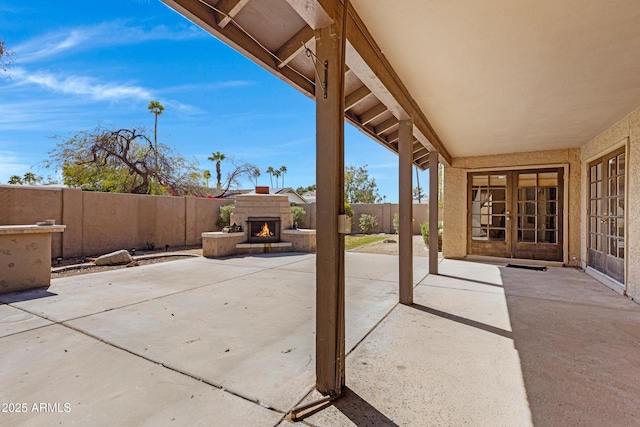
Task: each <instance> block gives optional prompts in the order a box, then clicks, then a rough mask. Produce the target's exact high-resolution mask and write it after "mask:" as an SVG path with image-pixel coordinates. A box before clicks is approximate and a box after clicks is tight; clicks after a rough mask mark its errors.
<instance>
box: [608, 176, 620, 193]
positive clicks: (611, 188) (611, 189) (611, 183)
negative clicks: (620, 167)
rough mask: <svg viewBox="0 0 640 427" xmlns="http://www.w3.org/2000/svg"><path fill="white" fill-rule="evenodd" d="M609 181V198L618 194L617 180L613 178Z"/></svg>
mask: <svg viewBox="0 0 640 427" xmlns="http://www.w3.org/2000/svg"><path fill="white" fill-rule="evenodd" d="M608 181H609V196H612V197H613V196H615V195H616V194H617V191H616V190H617V189H618V185H617V182H616V178H615V177H613V178H611V179H609V180H608Z"/></svg>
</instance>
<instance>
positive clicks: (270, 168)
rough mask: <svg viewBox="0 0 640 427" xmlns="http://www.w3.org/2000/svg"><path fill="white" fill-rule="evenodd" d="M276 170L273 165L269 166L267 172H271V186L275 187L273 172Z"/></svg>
mask: <svg viewBox="0 0 640 427" xmlns="http://www.w3.org/2000/svg"><path fill="white" fill-rule="evenodd" d="M274 172H275V170H273V166H269V167H268V168H267V173H268V174H269V179H270V180H271V186H272V187H273V173H274Z"/></svg>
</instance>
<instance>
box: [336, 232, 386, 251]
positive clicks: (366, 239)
mask: <svg viewBox="0 0 640 427" xmlns="http://www.w3.org/2000/svg"><path fill="white" fill-rule="evenodd" d="M388 237H389V236H387V235H382V236H375V235H374V236H371V235H365V236H352V235H348V236H344V247H345V249H354V248H357V247H358V246H364V245H368V244H370V243H375V242H380V241H382V240H384V239H387V238H388Z"/></svg>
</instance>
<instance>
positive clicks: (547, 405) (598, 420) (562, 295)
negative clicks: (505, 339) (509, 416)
mask: <svg viewBox="0 0 640 427" xmlns="http://www.w3.org/2000/svg"><path fill="white" fill-rule="evenodd" d="M549 273H551V274H549ZM500 274H501V276H502V280H503V284H504V290H505V297H506V301H507V306H508V311H509V318H510V322H511V328H512V331H513V332H512V334H511V335H512V337H513V340H514V345H515V348H516V349H517V351H518V353H519V356H520V363H521V369H522V374H523V377H524V383H525V387H526V391H527V396H528V399H529V405H530V409H531V415H532V417H533V422H534V425H587V426H604V425H606V426H614V425H615V426H630V425H638V423H640V419H639V418H638V412H639V410H640V306H639V305H637V304H635V303H633V302H632V301H630V300H628V299H627V298H625V297H623V296H621V295H618V294H617V293H615V292H613V291H612V290H610V289H609V288H607V287H605V286H604V285H601V284H600V283H598V282H596V281H595V280H594V279H592V278H591V277H589V276H588V275H586V274H585V273H583V272H581V271H578V270H574V269H568V268H552V269H550V270H549V271H548V272H547V273H543V274H544V278H542V277H541V275H540V272H535V271H532V272H527V271H523V270H519V271H514V270H512V269H508V268H504V267H502V268H500Z"/></svg>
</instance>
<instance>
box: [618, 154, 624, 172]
mask: <svg viewBox="0 0 640 427" xmlns="http://www.w3.org/2000/svg"><path fill="white" fill-rule="evenodd" d="M618 175H624V153H622V154H620V155H619V156H618Z"/></svg>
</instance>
